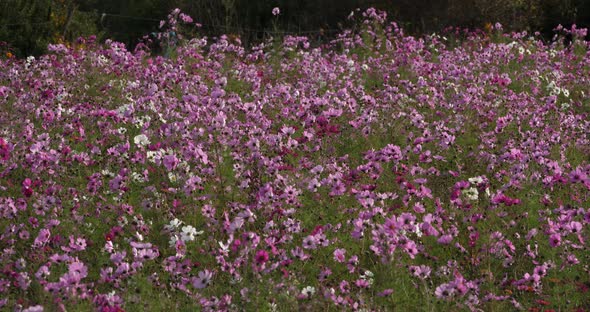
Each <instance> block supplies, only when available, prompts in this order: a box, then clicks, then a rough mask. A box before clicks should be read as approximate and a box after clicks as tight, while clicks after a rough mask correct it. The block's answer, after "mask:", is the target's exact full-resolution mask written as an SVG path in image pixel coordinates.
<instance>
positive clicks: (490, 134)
mask: <svg viewBox="0 0 590 312" xmlns="http://www.w3.org/2000/svg"><path fill="white" fill-rule="evenodd" d="M269 14H271V12H269ZM272 14H274V15H277V16H278V15H279V14H280V11H279V9H278V8H277V9H276V11H275V10H273V12H272ZM349 18H350V19H354V20H356V25H357V26H356V27H354V28H351V29H350V30H345V31H342V33H341V34H340V35H338V36H337V37H336V38H335V39H334V40H332V41H329V42H325V43H323V44H314V43H311V42H310V40H308V38H306V37H298V36H285V37H281V38H278V37H274V38H267V39H266V40H264V41H263V42H261V43H260V44H258V45H256V46H254V47H251V48H246V47H244V46H243V45H242V44H241V42H240V40H239V38H236V37H232V36H220V37H219V38H207V37H203V36H199V35H198V26H199V25H198V24H196V23H195V22H194V21H193V20H192V19H191V18H190V17H189V16H187V15H184V14H182V13H180V12H179V11H177V10H175V11H174V12H172V13H171V14H170V15H169V16H168V20H166V21H163V22H162V23H161V24H160V27H161V29H162V33H160V34H159V35H158V36H159V37H158V39H159V44H162V43H165V44H167V47H168V48H167V49H163V51H165V54H164V55H156V54H154V53H151V52H150V49H149V43H146V44H145V45H140V46H138V48H137V49H135V50H134V51H128V50H127V49H126V47H125V46H124V45H123V44H120V43H117V42H113V41H110V40H107V41H106V42H96V40H95V38H94V37H88V38H80V39H79V40H78V42H76V43H73V44H71V45H64V44H55V45H50V46H49V50H50V52H49V53H48V54H46V55H43V56H41V57H37V58H34V57H29V58H26V59H15V58H6V57H5V58H4V59H2V60H0V250H1V252H0V310H6V311H29V312H31V311H105V312H106V311H195V310H202V311H341V310H362V311H515V310H522V311H590V299H589V298H590V274H589V271H588V270H589V267H588V266H589V264H590V261H589V260H590V252H589V250H588V248H589V247H588V244H586V242H587V241H588V240H589V239H590V237H589V234H590V118H589V113H590V54H589V53H588V50H589V47H590V42H588V41H585V39H584V38H585V37H586V35H587V32H586V29H578V28H576V27H575V26H574V27H572V28H571V29H565V28H563V27H557V28H556V30H555V31H556V36H555V37H554V39H553V40H550V41H547V40H543V39H542V38H541V37H540V36H539V35H538V34H535V33H527V32H520V33H508V32H504V31H503V29H502V26H501V25H500V24H496V25H492V26H490V27H489V28H488V29H486V30H482V31H468V30H463V29H450V30H448V31H447V32H445V33H440V34H432V35H424V36H421V37H414V36H409V35H407V34H404V31H403V29H401V28H399V27H398V26H397V24H396V23H394V22H391V21H389V20H388V19H387V16H386V14H385V13H384V12H380V11H377V10H374V9H369V10H367V11H364V12H362V11H355V12H353V13H352V14H351V15H350V16H349ZM181 27H183V28H185V29H187V28H188V29H191V30H194V35H192V36H181V34H182V33H181V31H180V30H181ZM171 33H174V34H175V36H174V37H173V38H172V37H171V36H170V34H171ZM153 44H156V43H153ZM171 47H172V48H171Z"/></svg>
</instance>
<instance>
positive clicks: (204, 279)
mask: <svg viewBox="0 0 590 312" xmlns="http://www.w3.org/2000/svg"><path fill="white" fill-rule="evenodd" d="M211 278H213V273H212V272H211V271H209V270H205V271H201V272H199V276H198V277H194V278H193V287H195V288H196V289H203V288H205V287H207V286H209V283H211Z"/></svg>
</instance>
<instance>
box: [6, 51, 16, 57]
mask: <svg viewBox="0 0 590 312" xmlns="http://www.w3.org/2000/svg"><path fill="white" fill-rule="evenodd" d="M13 56H14V55H12V53H10V52H6V57H7V58H12V57H13Z"/></svg>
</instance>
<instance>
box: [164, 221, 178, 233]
mask: <svg viewBox="0 0 590 312" xmlns="http://www.w3.org/2000/svg"><path fill="white" fill-rule="evenodd" d="M181 224H182V221H180V220H178V218H175V219H174V220H171V221H170V223H169V224H166V225H164V228H165V229H166V230H168V231H172V230H175V229H177V228H178V227H179V226H180V225H181Z"/></svg>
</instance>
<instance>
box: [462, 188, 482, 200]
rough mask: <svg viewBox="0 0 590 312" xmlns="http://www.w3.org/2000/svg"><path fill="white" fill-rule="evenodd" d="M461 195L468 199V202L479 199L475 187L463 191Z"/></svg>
mask: <svg viewBox="0 0 590 312" xmlns="http://www.w3.org/2000/svg"><path fill="white" fill-rule="evenodd" d="M463 195H465V196H466V197H467V198H469V200H477V199H478V198H479V192H478V191H477V189H476V188H475V187H470V188H469V189H466V190H463Z"/></svg>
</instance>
